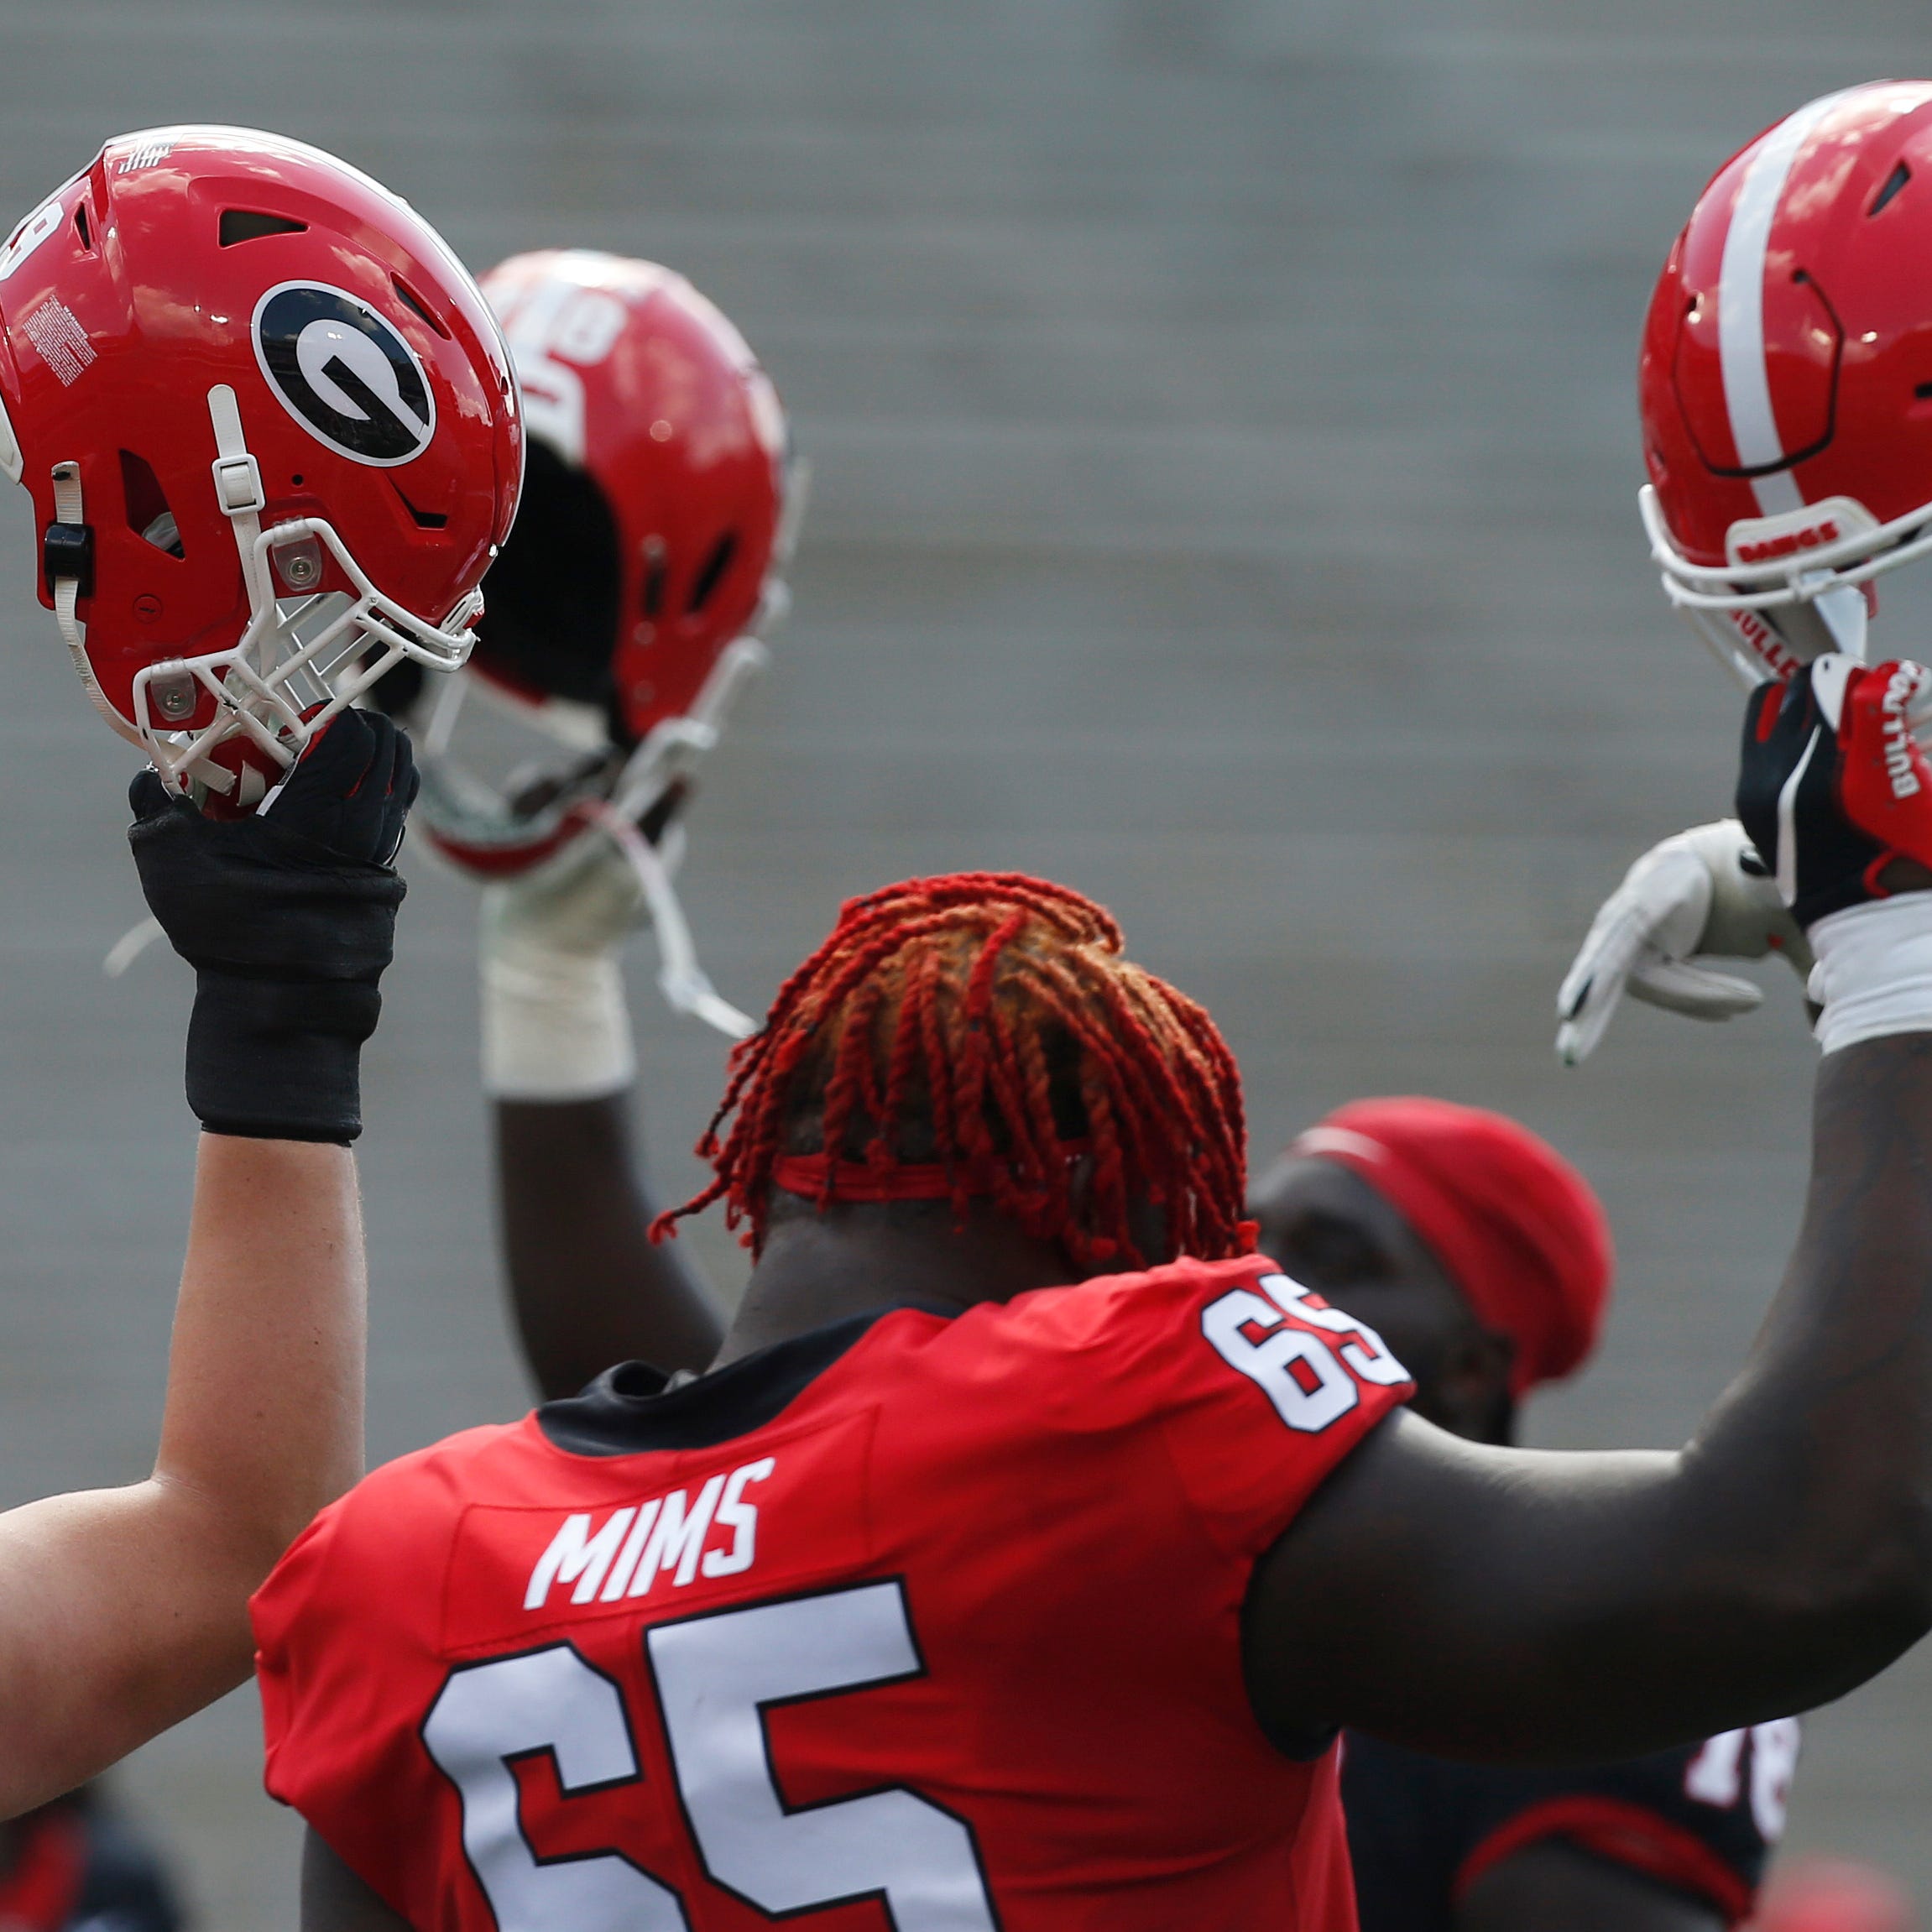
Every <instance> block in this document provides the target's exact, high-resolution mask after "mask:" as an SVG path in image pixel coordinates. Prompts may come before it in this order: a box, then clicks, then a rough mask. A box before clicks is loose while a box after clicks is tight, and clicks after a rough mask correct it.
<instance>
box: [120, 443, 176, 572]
mask: <svg viewBox="0 0 1932 1932" xmlns="http://www.w3.org/2000/svg"><path fill="white" fill-rule="evenodd" d="M121 495H122V499H123V502H124V503H125V504H127V509H128V529H129V530H133V533H134V534H135V535H136V536H138V537H139V538H140V539H141V540H142V541H143V542H144V543H150V544H152V545H153V546H154V548H155V549H156V550H158V551H165V552H166V553H167V555H168V556H186V555H187V554H188V551H187V546H185V544H184V543H183V542H182V541H181V530H180V525H178V524H177V523H176V522H175V513H174V511H173V510H172V509H170V508H169V507H168V496H167V492H166V491H164V489H163V488H161V479H160V478H159V477H158V476H156V475H155V474H154V465H153V464H152V463H150V462H149V461H148V460H147V458H146V457H138V456H136V455H135V454H134V452H133V451H132V450H123V451H122V452H121Z"/></svg>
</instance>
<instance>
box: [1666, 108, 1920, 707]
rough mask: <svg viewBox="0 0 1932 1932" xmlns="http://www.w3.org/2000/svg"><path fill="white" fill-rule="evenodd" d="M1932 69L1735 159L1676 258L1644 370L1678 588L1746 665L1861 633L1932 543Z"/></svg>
mask: <svg viewBox="0 0 1932 1932" xmlns="http://www.w3.org/2000/svg"><path fill="white" fill-rule="evenodd" d="M1928 258H1932V81H1872V82H1869V83H1867V84H1866V85H1864V86H1856V87H1849V88H1846V90H1844V91H1842V92H1841V93H1836V94H1827V95H1825V96H1824V97H1822V98H1821V99H1819V100H1816V101H1813V102H1810V103H1809V105H1807V106H1805V107H1800V108H1799V110H1798V111H1797V112H1795V113H1794V114H1790V115H1788V116H1787V117H1785V118H1784V119H1783V120H1782V121H1780V122H1778V123H1777V125H1776V126H1775V127H1773V128H1770V129H1769V130H1768V132H1767V133H1763V134H1761V135H1759V136H1758V138H1757V139H1756V140H1755V141H1753V142H1752V143H1751V144H1750V145H1749V146H1748V147H1747V148H1745V149H1742V150H1741V152H1740V153H1739V154H1736V155H1735V156H1733V157H1732V159H1731V160H1729V161H1727V162H1726V164H1725V165H1724V166H1723V167H1722V168H1721V169H1720V170H1718V172H1717V174H1716V175H1715V177H1714V178H1713V180H1711V182H1710V185H1709V186H1708V187H1707V188H1705V191H1704V193H1703V195H1702V196H1700V198H1699V201H1698V203H1697V206H1696V207H1695V208H1694V210H1693V211H1692V212H1691V217H1690V220H1689V222H1688V223H1687V224H1686V226H1685V227H1684V232H1683V233H1682V234H1681V235H1679V237H1678V238H1677V242H1676V243H1675V245H1674V247H1673V248H1672V249H1671V251H1670V256H1669V259H1668V261H1666V262H1665V264H1664V265H1663V274H1662V276H1661V277H1660V278H1659V279H1658V285H1657V290H1656V293H1655V295H1653V297H1652V300H1651V305H1650V313H1649V316H1648V319H1647V321H1646V323H1645V326H1644V334H1643V350H1642V362H1641V364H1640V368H1639V377H1638V384H1639V390H1640V394H1641V398H1642V412H1643V442H1644V461H1645V463H1646V465H1647V468H1648V470H1649V473H1650V487H1648V488H1646V489H1645V490H1644V491H1643V493H1642V514H1643V520H1644V526H1645V529H1646V530H1647V533H1648V535H1649V537H1650V542H1651V548H1652V551H1653V555H1654V556H1655V557H1656V559H1657V561H1658V564H1659V565H1660V566H1661V567H1662V569H1663V585H1664V589H1665V592H1666V593H1667V594H1668V596H1669V598H1670V599H1671V601H1672V602H1673V603H1676V604H1678V605H1679V606H1680V607H1682V608H1684V609H1685V610H1686V611H1687V612H1688V613H1689V614H1690V615H1691V616H1692V617H1693V619H1694V621H1697V622H1699V624H1700V628H1701V629H1703V630H1704V632H1705V636H1706V638H1707V640H1708V641H1710V643H1711V644H1712V645H1713V646H1714V648H1715V649H1716V650H1718V652H1719V654H1720V655H1721V657H1722V658H1723V659H1724V660H1725V661H1726V662H1727V663H1728V664H1730V665H1731V666H1732V668H1734V669H1736V671H1738V672H1739V674H1740V675H1741V676H1742V677H1744V678H1745V679H1746V680H1747V681H1752V682H1755V681H1761V680H1762V679H1764V678H1766V677H1768V676H1775V677H1787V676H1789V675H1790V674H1791V672H1792V671H1793V670H1794V669H1795V668H1796V667H1797V666H1799V664H1802V663H1804V662H1807V661H1809V660H1810V659H1811V658H1813V657H1815V656H1816V655H1818V654H1819V653H1820V652H1821V651H1825V650H1844V651H1847V652H1849V653H1850V654H1851V655H1854V656H1857V655H1862V652H1863V647H1864V641H1865V620H1866V617H1867V613H1868V611H1869V610H1870V609H1872V608H1875V606H1874V604H1873V602H1872V593H1871V592H1870V590H1869V589H1868V588H1867V586H1868V584H1869V582H1870V580H1871V579H1872V578H1873V577H1877V575H1878V574H1879V573H1880V572H1884V571H1888V570H1892V569H1894V568H1896V567H1898V565H1900V564H1903V563H1907V562H1909V561H1912V560H1913V559H1914V558H1917V557H1920V556H1924V555H1926V554H1927V552H1928V551H1932V292H1929V291H1928V288H1927V285H1926V282H1925V278H1924V273H1923V269H1922V264H1924V262H1925V261H1926V260H1927V259H1928Z"/></svg>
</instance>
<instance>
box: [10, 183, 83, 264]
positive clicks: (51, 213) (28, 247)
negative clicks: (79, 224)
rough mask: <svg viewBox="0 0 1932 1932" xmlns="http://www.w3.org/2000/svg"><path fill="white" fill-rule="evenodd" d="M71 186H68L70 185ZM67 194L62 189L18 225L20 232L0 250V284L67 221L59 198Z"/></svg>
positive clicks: (65, 212)
mask: <svg viewBox="0 0 1932 1932" xmlns="http://www.w3.org/2000/svg"><path fill="white" fill-rule="evenodd" d="M70 185H71V184H70ZM66 192H67V190H66V189H65V188H62V189H61V191H60V195H56V196H55V197H54V199H53V200H52V201H49V202H48V203H47V204H46V205H45V206H44V207H39V208H36V209H35V210H34V212H33V213H32V214H31V215H29V217H27V219H26V220H25V221H24V222H22V223H21V224H20V230H19V232H18V234H16V235H15V236H14V237H13V240H12V241H10V242H9V243H8V244H7V246H6V247H5V248H0V282H3V281H5V280H6V279H7V278H8V276H9V275H10V274H13V271H14V270H15V269H17V268H18V267H19V266H20V264H22V263H23V261H25V260H26V259H27V258H28V257H29V255H30V254H32V253H34V250H35V249H36V248H39V246H40V244H41V243H43V242H44V241H45V240H46V239H47V238H48V237H49V236H50V235H51V234H53V233H55V232H56V231H57V230H58V229H59V228H60V226H61V224H62V223H63V222H65V220H66V219H67V211H66V209H65V207H63V206H61V202H60V196H61V195H65V193H66Z"/></svg>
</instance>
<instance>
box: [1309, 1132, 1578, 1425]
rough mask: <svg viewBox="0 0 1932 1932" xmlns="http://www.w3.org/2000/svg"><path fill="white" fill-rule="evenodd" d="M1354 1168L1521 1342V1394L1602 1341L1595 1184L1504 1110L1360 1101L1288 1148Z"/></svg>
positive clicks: (1514, 1378) (1517, 1370)
mask: <svg viewBox="0 0 1932 1932" xmlns="http://www.w3.org/2000/svg"><path fill="white" fill-rule="evenodd" d="M1288 1151H1289V1152H1290V1153H1291V1154H1302V1155H1310V1156H1313V1157H1316V1158H1318V1159H1320V1160H1324V1161H1334V1162H1338V1163H1339V1165H1340V1166H1342V1167H1349V1168H1352V1169H1353V1170H1354V1171H1355V1172H1356V1173H1358V1174H1360V1176H1361V1177H1363V1179H1365V1181H1367V1182H1368V1183H1370V1184H1371V1186H1372V1187H1373V1188H1375V1189H1376V1193H1379V1194H1381V1196H1382V1197H1383V1198H1385V1199H1386V1200H1387V1201H1389V1202H1390V1203H1391V1204H1392V1205H1393V1206H1394V1207H1396V1208H1397V1209H1399V1210H1400V1211H1401V1213H1402V1216H1403V1218H1404V1219H1406V1220H1407V1222H1408V1223H1409V1224H1410V1226H1411V1227H1412V1228H1413V1229H1414V1230H1415V1231H1416V1233H1417V1234H1418V1235H1419V1236H1420V1237H1421V1239H1422V1240H1423V1242H1424V1243H1425V1244H1426V1245H1428V1248H1429V1250H1430V1251H1431V1252H1432V1253H1433V1255H1434V1256H1435V1257H1436V1259H1437V1260H1438V1261H1440V1262H1441V1263H1442V1265H1443V1266H1444V1268H1445V1269H1446V1270H1447V1271H1448V1272H1449V1277H1450V1279H1451V1280H1453V1281H1454V1283H1455V1284H1456V1286H1457V1287H1459V1288H1460V1289H1461V1291H1462V1292H1463V1294H1464V1296H1465V1298H1466V1299H1467V1300H1468V1302H1469V1303H1470V1307H1471V1308H1474V1309H1475V1313H1476V1315H1477V1318H1478V1319H1480V1321H1481V1322H1482V1323H1483V1324H1484V1325H1485V1326H1486V1327H1487V1328H1491V1329H1496V1330H1497V1331H1499V1332H1500V1333H1501V1334H1506V1335H1507V1336H1508V1337H1509V1338H1510V1339H1511V1340H1512V1341H1513V1342H1514V1343H1515V1344H1516V1361H1515V1365H1514V1366H1513V1367H1512V1371H1511V1373H1510V1386H1511V1390H1512V1392H1513V1393H1514V1394H1517V1395H1519V1396H1520V1395H1521V1394H1522V1392H1524V1391H1525V1390H1526V1389H1527V1388H1530V1387H1532V1386H1534V1385H1535V1384H1536V1383H1538V1382H1547V1381H1556V1380H1558V1379H1559V1377H1561V1376H1567V1375H1568V1374H1569V1372H1570V1371H1571V1370H1573V1369H1574V1368H1575V1367H1576V1366H1577V1365H1578V1364H1579V1363H1580V1362H1581V1361H1582V1360H1584V1358H1585V1356H1586V1355H1589V1353H1590V1350H1591V1349H1592V1348H1593V1347H1595V1344H1596V1337H1597V1333H1598V1330H1599V1329H1600V1328H1601V1327H1602V1325H1603V1315H1604V1309H1605V1307H1606V1304H1607V1303H1608V1301H1609V1299H1610V1281H1611V1268H1612V1266H1613V1265H1614V1258H1613V1256H1612V1252H1611V1242H1610V1224H1609V1222H1608V1220H1607V1219H1606V1218H1605V1215H1604V1212H1603V1204H1602V1203H1601V1202H1600V1201H1599V1200H1598V1199H1597V1198H1596V1195H1595V1193H1594V1192H1593V1191H1592V1190H1591V1188H1590V1183H1589V1182H1587V1181H1586V1180H1585V1179H1584V1177H1583V1176H1582V1175H1581V1174H1580V1173H1578V1172H1577V1171H1576V1169H1575V1168H1574V1167H1571V1166H1570V1164H1569V1162H1567V1161H1566V1160H1564V1158H1563V1157H1562V1156H1561V1155H1560V1154H1559V1153H1558V1152H1557V1151H1556V1150H1555V1149H1554V1148H1553V1147H1552V1146H1550V1145H1549V1144H1548V1141H1543V1140H1540V1139H1538V1136H1536V1135H1534V1134H1533V1133H1531V1132H1530V1130H1528V1128H1527V1127H1523V1126H1519V1125H1517V1122H1516V1121H1514V1120H1509V1119H1507V1118H1506V1117H1505V1116H1504V1115H1501V1114H1492V1113H1490V1112H1488V1111H1487V1110H1485V1109H1483V1108H1480V1107H1460V1106H1458V1105H1456V1104H1454V1102H1453V1101H1449V1100H1431V1099H1420V1098H1405V1099H1386V1100H1351V1101H1350V1103H1349V1104H1347V1105H1346V1106H1345V1107H1338V1108H1337V1109H1336V1110H1335V1111H1334V1113H1332V1114H1330V1115H1329V1116H1328V1117H1327V1119H1326V1120H1322V1121H1321V1122H1319V1123H1318V1125H1315V1126H1313V1127H1311V1128H1310V1129H1309V1130H1308V1132H1307V1133H1305V1134H1303V1136H1301V1137H1300V1138H1299V1139H1298V1140H1297V1141H1295V1142H1294V1143H1293V1144H1292V1146H1290V1147H1289V1149H1288Z"/></svg>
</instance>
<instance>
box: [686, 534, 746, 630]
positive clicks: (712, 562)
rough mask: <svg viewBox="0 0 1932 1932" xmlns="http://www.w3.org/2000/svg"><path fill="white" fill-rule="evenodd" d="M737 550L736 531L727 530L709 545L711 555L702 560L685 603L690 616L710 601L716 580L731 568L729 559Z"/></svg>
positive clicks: (715, 587) (716, 584) (694, 614)
mask: <svg viewBox="0 0 1932 1932" xmlns="http://www.w3.org/2000/svg"><path fill="white" fill-rule="evenodd" d="M737 552H738V532H737V531H736V530H727V531H726V532H725V533H724V535H723V536H721V537H720V538H719V539H718V541H717V542H716V543H714V544H713V546H711V555H710V556H708V557H707V558H706V559H705V560H704V567H703V568H702V570H701V571H699V572H698V573H697V577H695V578H694V579H693V580H692V586H691V596H690V598H689V599H688V600H687V603H686V604H685V607H684V608H685V609H686V611H687V613H688V614H690V615H691V616H692V617H696V616H697V614H698V613H699V612H700V611H701V610H702V609H703V608H704V607H705V605H706V604H708V603H710V601H711V593H713V591H714V590H716V589H717V588H718V580H719V579H720V578H721V577H723V575H724V573H725V572H727V571H728V570H729V569H730V568H731V560H732V558H733V557H734V556H735V555H736V554H737Z"/></svg>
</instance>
